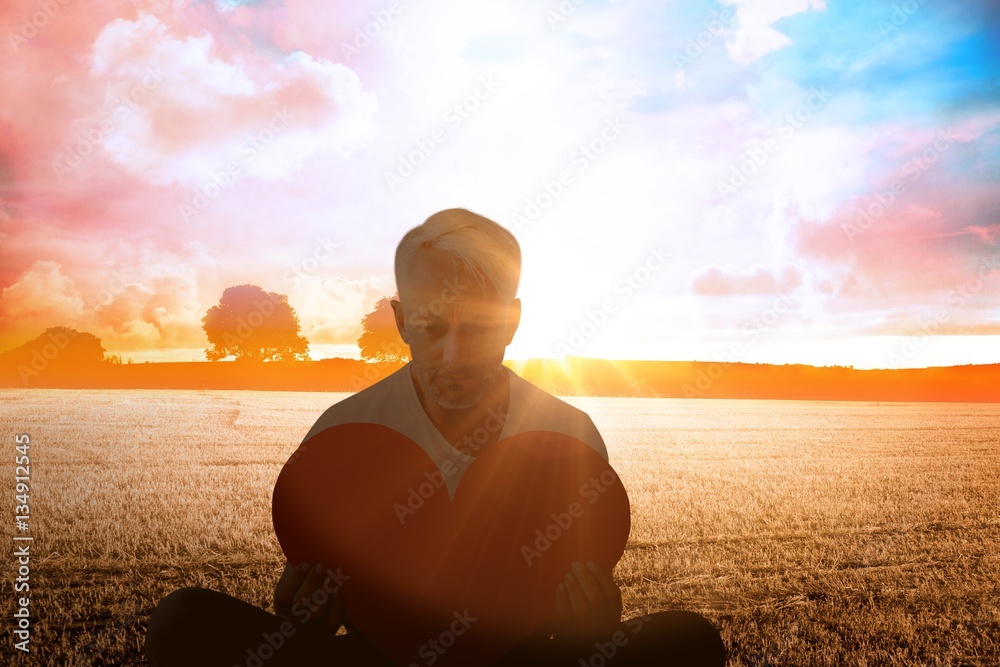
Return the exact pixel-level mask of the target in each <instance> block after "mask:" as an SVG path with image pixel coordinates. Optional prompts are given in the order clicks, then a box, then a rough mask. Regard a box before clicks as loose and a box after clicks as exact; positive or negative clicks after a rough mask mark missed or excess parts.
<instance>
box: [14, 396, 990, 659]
mask: <svg viewBox="0 0 1000 667" xmlns="http://www.w3.org/2000/svg"><path fill="white" fill-rule="evenodd" d="M344 396H346V394H334V393H311V392H253V391H235V392H234V391H170V390H117V391H97V390H95V391H78V390H0V424H2V431H3V433H4V439H5V442H6V443H7V447H8V454H6V455H5V456H7V457H8V458H7V460H8V461H9V464H8V465H7V466H5V467H4V470H5V471H6V472H5V474H4V476H3V479H2V481H0V488H2V489H3V491H4V494H5V495H4V497H6V498H12V497H13V496H14V457H15V453H16V452H15V441H14V436H15V435H16V434H21V433H27V434H29V435H30V438H31V441H30V450H29V452H30V456H31V475H30V476H31V498H30V505H31V515H30V525H31V528H30V534H31V535H32V536H34V541H33V543H32V560H31V574H30V577H31V580H30V583H31V594H32V595H31V605H30V607H31V611H32V623H33V629H32V636H31V648H32V652H31V653H30V654H29V655H27V656H25V655H24V654H22V653H21V652H19V651H15V650H14V648H13V643H14V639H12V635H11V627H10V625H9V624H10V623H11V620H10V619H11V613H12V612H13V609H14V602H13V601H12V599H11V598H12V596H10V595H6V596H4V612H3V613H4V618H5V619H6V620H5V623H7V624H8V626H6V627H5V628H4V633H3V636H4V643H3V646H2V648H0V662H2V663H3V664H31V665H36V664H37V665H92V664H94V665H103V664H108V665H139V664H146V662H145V660H144V659H143V657H142V654H141V646H142V641H143V637H144V633H145V628H146V621H147V620H148V618H149V614H150V613H151V611H152V609H153V607H154V606H155V605H156V602H157V601H158V600H159V599H160V598H162V597H163V596H164V595H166V594H167V593H169V592H170V591H172V590H174V589H176V588H179V587H182V586H192V585H195V586H204V587H208V588H214V589H216V590H220V591H224V592H226V593H229V594H231V595H234V596H236V597H239V598H241V599H243V600H246V601H247V602H250V603H252V604H255V605H258V606H260V607H263V608H265V609H268V610H270V609H271V606H270V605H271V596H272V593H273V589H274V585H275V583H276V582H277V579H278V576H279V574H280V572H281V568H282V566H283V564H284V557H283V555H282V553H281V549H280V547H279V546H278V543H277V540H276V538H275V537H274V532H273V528H272V526H271V514H270V499H271V491H272V489H273V485H274V481H275V479H276V478H277V475H278V473H279V471H280V469H281V466H282V465H283V463H284V462H285V460H286V459H287V458H288V456H289V455H290V454H291V453H292V451H293V450H294V449H295V447H296V446H297V445H298V444H299V442H300V441H301V439H302V437H303V436H304V435H305V433H306V432H307V431H308V429H309V427H310V426H311V425H312V423H313V422H314V421H315V419H316V418H317V417H318V416H319V415H320V413H321V412H322V411H323V410H324V409H325V408H326V407H328V406H329V405H331V404H332V403H335V402H337V401H338V400H340V399H342V398H343V397H344ZM565 400H567V401H568V402H570V403H572V404H574V405H577V406H578V407H580V408H582V409H584V410H586V411H587V412H588V413H589V414H590V415H591V417H592V418H593V420H594V422H595V423H596V424H597V426H598V428H599V429H600V430H601V432H602V434H603V435H604V439H605V441H606V443H607V446H608V451H609V454H610V458H611V463H612V465H613V466H614V467H615V469H616V470H617V471H618V473H619V475H620V476H621V478H622V481H623V482H624V484H625V487H626V489H627V490H628V493H629V497H630V500H631V504H632V533H631V535H630V538H629V543H628V547H627V549H626V552H625V555H624V557H623V558H622V560H621V562H620V563H619V564H618V566H617V567H616V569H615V572H614V574H615V578H616V580H617V581H618V583H619V585H620V586H621V587H622V591H623V596H624V602H625V617H626V618H630V617H633V616H636V615H640V614H643V613H646V612H654V611H659V610H665V609H689V610H693V611H697V612H699V613H701V614H703V615H705V616H706V617H708V618H709V619H711V620H712V621H713V622H714V623H715V624H716V625H717V626H718V627H720V628H721V631H722V635H723V638H724V640H725V642H726V644H727V647H728V650H729V654H730V664H731V665H733V666H750V665H859V666H865V665H929V666H938V665H997V664H1000V603H998V600H1000V584H998V583H997V581H998V580H1000V555H998V547H1000V405H995V404H958V403H883V404H881V405H879V404H873V403H846V402H813V401H749V400H745V401H741V400H683V399H632V398H597V397H566V398H565ZM8 507H11V509H10V512H11V514H13V507H12V504H8ZM4 525H5V531H6V538H7V540H8V544H11V543H12V542H11V538H12V537H13V535H14V534H15V529H14V524H13V517H11V518H10V519H9V520H8V521H7V522H5V524H4ZM8 553H9V552H8ZM3 568H4V582H5V586H7V587H9V586H11V585H12V582H13V581H14V577H15V576H16V570H17V564H16V562H15V560H14V558H13V557H11V556H8V557H6V558H5V560H4V562H3ZM8 590H10V589H9V588H8Z"/></svg>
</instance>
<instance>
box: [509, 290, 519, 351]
mask: <svg viewBox="0 0 1000 667" xmlns="http://www.w3.org/2000/svg"><path fill="white" fill-rule="evenodd" d="M520 323H521V300H520V299H514V300H512V301H511V302H510V305H509V306H508V307H507V345H510V342H511V341H512V340H514V333H515V332H516V331H517V326H518V325H519V324H520Z"/></svg>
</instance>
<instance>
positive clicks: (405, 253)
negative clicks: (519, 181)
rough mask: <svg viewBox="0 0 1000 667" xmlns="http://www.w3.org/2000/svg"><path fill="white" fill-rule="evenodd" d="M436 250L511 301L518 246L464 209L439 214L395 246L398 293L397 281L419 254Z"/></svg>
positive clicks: (492, 224) (494, 225)
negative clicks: (444, 253)
mask: <svg viewBox="0 0 1000 667" xmlns="http://www.w3.org/2000/svg"><path fill="white" fill-rule="evenodd" d="M424 249H426V250H430V249H436V250H441V251H443V252H446V253H448V254H449V255H451V258H452V260H453V261H455V262H458V263H460V264H461V265H462V266H464V267H465V269H466V271H468V272H469V274H470V275H471V276H473V278H475V280H476V281H477V282H478V283H479V285H480V286H481V287H483V289H484V291H486V290H487V289H488V285H489V286H492V287H493V288H495V289H496V290H497V292H499V293H500V296H501V297H503V299H504V300H505V301H510V300H512V299H514V297H515V295H516V294H517V286H518V283H519V282H520V279H521V246H520V245H519V244H518V242H517V239H515V238H514V235H513V234H511V233H510V232H509V231H508V230H507V229H505V228H504V227H502V226H500V225H498V224H497V223H495V222H493V221H492V220H490V219H489V218H486V217H483V216H481V215H479V214H478V213H473V212H472V211H469V210H467V209H464V208H449V209H445V210H444V211H438V212H437V213H435V214H434V215H432V216H431V217H429V218H427V220H425V221H424V222H423V223H422V224H420V225H417V226H416V227H414V228H413V229H411V230H410V231H408V232H406V234H405V235H404V236H403V238H402V240H401V241H400V242H399V245H398V246H396V259H395V266H394V270H395V274H396V287H397V291H399V288H400V284H401V283H400V279H401V278H402V277H403V276H405V275H406V270H407V269H408V268H409V267H410V266H411V265H412V262H413V259H414V258H415V257H416V255H417V253H418V252H419V251H420V250H424Z"/></svg>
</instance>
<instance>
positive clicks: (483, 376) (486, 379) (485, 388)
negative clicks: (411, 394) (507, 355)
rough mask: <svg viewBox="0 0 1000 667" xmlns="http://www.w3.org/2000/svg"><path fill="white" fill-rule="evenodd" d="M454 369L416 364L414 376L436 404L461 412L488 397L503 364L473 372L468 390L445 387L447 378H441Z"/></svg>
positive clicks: (457, 387) (456, 386)
mask: <svg viewBox="0 0 1000 667" xmlns="http://www.w3.org/2000/svg"><path fill="white" fill-rule="evenodd" d="M454 370H455V369H453V368H444V367H424V366H420V365H418V364H416V363H414V364H413V371H414V375H416V377H417V382H419V383H420V386H421V387H422V388H423V390H424V391H425V392H426V393H428V394H430V396H431V398H433V399H434V402H435V403H437V404H438V405H440V406H441V407H442V408H447V409H449V410H459V409H463V408H471V407H472V406H473V405H476V404H477V403H479V401H481V400H482V399H483V397H484V396H486V394H487V392H489V390H490V389H491V388H492V387H493V385H494V383H495V382H496V380H497V378H498V377H499V375H500V373H501V372H502V371H503V362H502V361H501V362H500V363H497V364H490V365H489V366H486V367H483V368H480V369H476V370H471V369H470V370H471V376H472V383H471V384H470V385H469V387H468V388H463V387H461V386H459V385H455V386H453V387H450V388H448V387H443V385H445V384H447V383H448V380H447V379H446V378H443V377H441V376H443V375H448V374H449V373H451V372H453V371H454Z"/></svg>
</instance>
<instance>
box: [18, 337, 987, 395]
mask: <svg viewBox="0 0 1000 667" xmlns="http://www.w3.org/2000/svg"><path fill="white" fill-rule="evenodd" d="M49 351H50V352H51V348H50V349H49ZM39 353H40V354H41V352H39ZM43 358H44V356H43ZM25 361H28V362H30V361H31V354H28V356H27V357H26V356H25V351H24V350H22V351H21V352H20V353H18V354H17V355H9V354H5V355H0V387H8V388H9V387H19V388H24V387H49V388H74V389H91V388H93V389H96V388H113V389H233V390H239V389H257V390H270V391H343V392H354V391H358V390H360V389H363V388H365V387H367V386H369V385H371V384H372V383H374V382H377V381H378V380H380V379H382V378H384V377H385V376H387V375H388V374H390V373H392V372H393V371H395V370H397V369H398V368H400V367H401V364H399V363H382V364H370V363H365V362H363V361H358V360H354V359H323V360H320V361H289V362H267V363H254V362H244V361H216V362H208V361H200V362H169V363H143V364H116V363H109V362H108V361H104V362H101V363H85V364H65V365H58V364H57V363H55V362H49V363H48V364H45V365H44V367H42V368H41V370H37V371H36V370H34V369H32V368H31V367H30V366H27V367H26V366H25V365H24V363H25ZM91 361H92V359H91ZM35 362H36V366H43V365H42V364H41V363H40V362H39V361H38V357H37V356H36V357H35ZM505 363H506V365H507V366H508V367H509V368H511V369H512V370H514V371H515V372H516V373H518V375H520V376H522V377H524V378H525V379H526V380H528V381H529V382H532V383H534V384H536V385H538V386H540V387H542V388H543V389H545V390H546V391H548V392H550V393H553V394H556V395H561V396H651V397H673V398H770V399H806V400H845V401H962V402H1000V382H998V380H1000V364H991V365H979V366H952V367H938V368H923V369H901V370H858V369H853V368H844V367H839V366H835V367H815V366H806V365H802V364H794V365H785V366H774V365H768V364H742V363H716V362H702V361H609V360H603V359H589V358H580V357H569V358H567V359H565V360H561V361H560V360H551V359H529V360H525V361H520V360H509V361H507V362H505ZM26 369H27V370H29V371H31V372H29V373H26V372H25V370H26Z"/></svg>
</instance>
